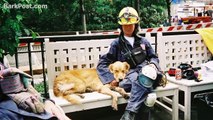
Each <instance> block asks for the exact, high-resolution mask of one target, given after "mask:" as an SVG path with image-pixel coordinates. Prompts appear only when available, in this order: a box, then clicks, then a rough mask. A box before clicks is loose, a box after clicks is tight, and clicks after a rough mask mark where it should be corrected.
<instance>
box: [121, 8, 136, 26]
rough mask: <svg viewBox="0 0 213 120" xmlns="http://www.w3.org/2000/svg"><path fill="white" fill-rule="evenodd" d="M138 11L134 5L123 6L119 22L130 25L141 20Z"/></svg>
mask: <svg viewBox="0 0 213 120" xmlns="http://www.w3.org/2000/svg"><path fill="white" fill-rule="evenodd" d="M139 20H140V19H139V17H138V12H137V11H136V10H135V9H134V8H132V7H125V8H123V9H122V10H121V11H120V13H119V15H118V24H120V25H130V24H137V23H138V22H139Z"/></svg>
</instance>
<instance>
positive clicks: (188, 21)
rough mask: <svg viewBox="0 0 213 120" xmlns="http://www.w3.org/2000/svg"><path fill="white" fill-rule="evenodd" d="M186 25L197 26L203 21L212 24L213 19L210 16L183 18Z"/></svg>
mask: <svg viewBox="0 0 213 120" xmlns="http://www.w3.org/2000/svg"><path fill="white" fill-rule="evenodd" d="M181 20H182V21H183V23H184V24H195V23H200V22H201V21H203V22H204V23H205V22H211V21H212V19H211V17H210V16H202V17H185V18H181Z"/></svg>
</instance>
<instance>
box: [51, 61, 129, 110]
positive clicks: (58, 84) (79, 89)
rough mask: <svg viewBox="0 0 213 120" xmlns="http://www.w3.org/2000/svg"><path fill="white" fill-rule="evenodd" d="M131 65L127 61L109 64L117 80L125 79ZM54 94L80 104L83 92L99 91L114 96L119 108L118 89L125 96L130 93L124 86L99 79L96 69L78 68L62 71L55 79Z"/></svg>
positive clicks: (113, 104)
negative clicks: (106, 82)
mask: <svg viewBox="0 0 213 120" xmlns="http://www.w3.org/2000/svg"><path fill="white" fill-rule="evenodd" d="M129 68H130V66H129V64H128V63H127V62H120V61H117V62H114V63H113V64H110V65H109V70H110V71H111V72H112V73H113V75H114V78H115V80H114V81H116V82H119V81H120V80H122V79H124V78H125V76H126V73H127V72H128V70H129ZM53 89H54V95H55V96H57V97H63V98H65V99H66V100H67V101H69V102H71V103H72V104H79V103H80V99H83V98H84V96H83V95H82V94H81V93H85V92H88V91H90V92H92V91H98V92H100V93H103V94H106V95H110V96H111V97H112V107H113V109H115V110H117V101H118V98H117V94H116V93H115V92H114V91H113V90H115V91H117V92H118V93H120V94H121V95H122V96H123V97H124V98H128V97H129V94H127V93H126V92H125V90H124V89H123V88H120V87H118V86H114V85H113V84H105V85H104V84H103V83H102V82H101V80H100V79H99V76H98V74H97V71H96V69H76V70H68V71H64V72H62V73H61V74H60V75H59V76H57V77H56V79H55V80H54V86H53Z"/></svg>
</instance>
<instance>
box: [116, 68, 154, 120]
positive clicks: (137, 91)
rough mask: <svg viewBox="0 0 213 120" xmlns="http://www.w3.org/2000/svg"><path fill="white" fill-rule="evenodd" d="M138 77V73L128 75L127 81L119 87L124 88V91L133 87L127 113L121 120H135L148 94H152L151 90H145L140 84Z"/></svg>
mask: <svg viewBox="0 0 213 120" xmlns="http://www.w3.org/2000/svg"><path fill="white" fill-rule="evenodd" d="M137 77H138V73H137V72H132V73H131V74H128V75H127V77H126V79H125V80H124V81H122V82H121V83H120V84H119V86H120V87H123V88H124V89H129V87H130V86H131V91H130V93H131V94H130V98H129V100H128V104H127V107H126V111H125V113H124V115H123V116H122V118H121V120H134V119H135V115H136V113H137V112H138V110H139V109H140V107H141V105H142V104H143V102H144V100H145V99H146V96H147V94H148V93H149V92H150V90H149V89H147V88H145V87H144V86H142V85H141V84H140V83H139V82H138V80H137ZM125 83H126V84H125ZM130 83H131V85H130Z"/></svg>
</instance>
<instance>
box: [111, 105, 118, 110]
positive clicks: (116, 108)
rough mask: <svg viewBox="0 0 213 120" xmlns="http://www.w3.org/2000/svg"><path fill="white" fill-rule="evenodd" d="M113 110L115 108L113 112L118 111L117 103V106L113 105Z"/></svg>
mask: <svg viewBox="0 0 213 120" xmlns="http://www.w3.org/2000/svg"><path fill="white" fill-rule="evenodd" d="M112 108H113V110H116V111H117V110H118V105H117V103H116V104H112Z"/></svg>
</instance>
